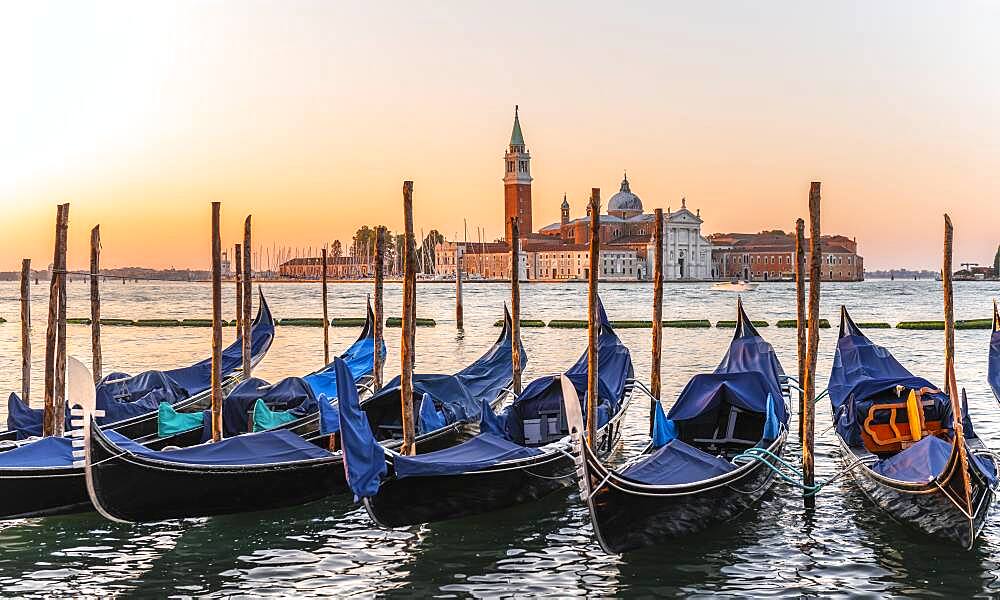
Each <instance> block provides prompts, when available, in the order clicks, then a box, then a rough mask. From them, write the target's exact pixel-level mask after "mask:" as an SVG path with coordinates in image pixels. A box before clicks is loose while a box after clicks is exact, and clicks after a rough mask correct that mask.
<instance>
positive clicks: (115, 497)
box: [85, 315, 511, 522]
mask: <svg viewBox="0 0 1000 600" xmlns="http://www.w3.org/2000/svg"><path fill="white" fill-rule="evenodd" d="M510 352H511V333H510V317H509V315H507V316H506V319H505V325H504V328H503V332H502V333H501V335H500V338H499V339H498V340H497V341H496V343H495V344H494V345H493V347H491V348H490V350H489V351H488V352H487V353H486V354H485V355H483V356H482V357H481V358H480V359H479V360H477V361H476V362H474V363H473V364H472V365H470V366H469V367H466V368H465V369H463V370H462V371H460V372H459V373H458V374H456V375H454V376H449V375H433V376H431V375H424V376H415V378H420V379H421V380H422V381H424V383H425V384H426V385H427V386H429V387H432V388H435V387H436V386H444V387H445V388H446V389H454V387H453V386H456V385H459V386H462V387H463V389H464V390H465V393H466V394H469V397H470V401H471V402H475V403H478V402H479V401H480V400H481V398H483V397H491V398H492V397H496V396H500V397H503V394H504V390H503V389H502V387H503V385H505V384H504V383H503V382H505V381H507V380H509V379H510V359H509V357H510ZM503 361H505V363H504V362H503ZM504 366H506V371H507V374H506V375H504V373H503V368H504ZM334 373H335V378H336V380H337V382H338V383H337V386H338V391H339V395H340V398H339V400H338V404H342V403H343V402H345V400H347V399H350V401H351V402H352V403H353V404H354V405H357V403H358V391H357V388H356V387H355V386H353V385H350V383H349V382H350V381H352V380H353V374H352V373H351V371H350V368H349V366H348V365H347V363H346V362H344V360H343V359H341V358H339V357H338V358H336V359H335V360H334ZM393 394H395V395H394V396H393ZM393 398H395V400H394V401H393ZM475 406H476V408H477V413H478V407H479V404H475ZM361 407H362V410H364V411H365V412H366V413H367V415H368V416H369V418H370V422H371V423H372V424H373V425H374V427H375V428H376V429H377V430H379V431H382V432H383V437H382V439H381V440H380V441H381V443H383V444H385V445H387V446H394V447H399V445H400V444H401V440H400V439H399V438H398V436H397V435H396V433H397V432H398V431H399V427H398V423H399V422H400V410H401V408H400V404H399V388H398V381H393V382H390V384H389V385H388V386H386V388H384V389H383V391H382V392H380V393H379V394H376V395H375V396H373V397H372V398H369V399H368V400H366V401H365V402H364V403H362V404H361ZM320 408H321V411H322V413H321V416H320V434H321V435H324V436H330V435H334V434H338V436H339V435H340V434H339V429H340V420H339V419H337V418H331V414H335V413H334V412H333V406H332V405H326V404H320ZM445 408H446V412H447V416H445V417H444V421H445V422H444V423H438V424H436V426H435V427H433V428H429V429H425V430H424V431H422V432H420V434H419V435H418V436H417V440H416V441H417V445H418V447H424V448H435V447H439V445H441V444H445V445H448V444H453V443H455V440H457V439H459V438H460V436H462V435H465V434H466V433H467V429H468V428H469V427H470V425H472V424H474V423H473V422H471V417H469V416H468V415H465V414H463V413H462V412H461V411H462V410H464V409H465V406H464V405H461V404H459V403H451V404H446V406H445ZM327 409H329V410H327ZM476 416H478V414H477V415H476ZM325 427H331V428H329V429H326V428H325ZM85 440H86V457H87V458H86V461H87V467H86V472H87V491H88V494H89V495H90V499H91V501H92V502H93V505H94V507H95V508H96V509H97V510H98V511H99V512H100V513H101V514H102V515H104V516H105V517H107V518H109V519H112V520H115V521H124V522H150V521H161V520H164V519H171V518H181V517H206V516H213V515H219V514H229V513H238V512H247V511H255V510H263V509H269V508H276V507H280V506H291V505H298V504H305V503H307V502H310V501H313V500H317V499H319V498H323V497H326V496H328V495H330V494H334V493H339V492H343V491H347V486H346V482H345V470H344V466H343V453H342V452H341V451H339V450H337V451H329V450H327V449H324V448H321V447H320V446H317V445H316V444H313V443H310V442H309V441H308V440H305V439H303V438H302V437H301V436H299V435H296V434H295V433H294V432H292V431H289V430H287V429H275V430H270V431H263V432H259V433H248V434H245V435H239V436H236V437H232V438H228V439H225V440H223V441H221V442H218V443H215V444H201V445H198V446H192V447H189V448H181V449H176V450H161V451H156V450H152V449H149V448H147V447H146V446H143V445H141V444H137V443H135V442H134V441H132V440H129V439H127V438H125V437H123V436H121V435H119V434H117V433H115V432H113V431H105V430H103V429H102V428H101V427H100V426H99V425H97V424H95V423H93V422H90V425H89V427H88V432H87V433H86V435H85ZM265 459H266V460H265Z"/></svg>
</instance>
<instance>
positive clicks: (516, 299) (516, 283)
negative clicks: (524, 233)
mask: <svg viewBox="0 0 1000 600" xmlns="http://www.w3.org/2000/svg"><path fill="white" fill-rule="evenodd" d="M520 238H521V223H520V221H519V220H518V218H517V217H511V218H510V313H511V314H510V334H511V337H510V339H511V344H510V358H511V367H512V371H511V389H512V390H514V393H515V394H520V393H521V278H520V270H521V269H520V267H521V239H520Z"/></svg>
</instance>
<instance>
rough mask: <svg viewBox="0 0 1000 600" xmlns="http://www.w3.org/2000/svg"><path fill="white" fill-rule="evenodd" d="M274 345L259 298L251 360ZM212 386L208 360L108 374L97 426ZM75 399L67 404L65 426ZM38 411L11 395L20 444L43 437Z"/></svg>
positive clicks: (230, 357) (235, 357)
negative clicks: (137, 371)
mask: <svg viewBox="0 0 1000 600" xmlns="http://www.w3.org/2000/svg"><path fill="white" fill-rule="evenodd" d="M273 340H274V319H273V318H272V316H271V311H270V308H269V307H268V305H267V301H266V300H265V299H264V294H263V293H261V295H260V310H259V312H258V313H257V318H256V319H255V320H254V323H253V327H252V329H251V348H252V356H254V357H258V356H260V355H262V354H264V353H266V352H267V350H268V349H269V348H270V347H271V342H272V341H273ZM242 343H243V342H242V339H240V338H237V340H236V341H235V342H233V343H232V344H231V345H230V346H229V347H228V348H226V349H225V350H223V352H222V373H223V377H226V376H229V375H231V374H232V373H233V372H235V371H236V369H237V368H239V367H240V366H241V365H242V362H243V349H242ZM211 382H212V360H211V358H207V359H205V360H202V361H200V362H198V363H195V364H194V365H191V366H189V367H183V368H180V369H171V370H167V371H146V372H144V373H140V374H138V375H135V376H134V377H130V376H129V375H128V374H127V373H110V374H108V375H106V376H105V377H104V378H103V379H102V380H101V381H100V382H99V383H98V384H97V390H96V392H97V400H96V407H97V409H98V410H103V411H104V416H103V417H101V418H99V419H98V423H100V424H108V423H116V422H118V421H122V420H125V419H129V418H131V417H135V416H138V415H144V414H148V413H152V412H154V411H156V410H157V409H158V407H159V405H160V404H161V403H163V402H166V403H168V404H176V403H177V402H179V401H181V400H184V399H185V398H188V397H190V396H193V395H195V394H198V393H201V392H203V391H205V390H207V389H208V388H209V386H210V385H211ZM72 403H73V399H72V398H68V399H67V402H66V426H67V428H68V427H69V410H70V408H71V406H72ZM42 412H43V411H42V409H35V408H31V407H29V406H27V405H25V404H24V402H23V401H22V400H21V399H20V398H19V397H17V396H16V395H15V394H11V396H10V398H9V399H8V410H7V428H8V429H11V430H16V431H17V432H18V438H19V439H24V438H27V437H30V436H33V435H36V436H37V435H41V433H42Z"/></svg>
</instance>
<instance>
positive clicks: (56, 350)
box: [20, 203, 103, 437]
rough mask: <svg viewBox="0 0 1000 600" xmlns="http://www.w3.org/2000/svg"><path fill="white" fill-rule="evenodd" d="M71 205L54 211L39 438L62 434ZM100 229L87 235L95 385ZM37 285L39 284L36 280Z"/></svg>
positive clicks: (24, 339) (27, 290) (25, 267)
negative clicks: (53, 245) (88, 237)
mask: <svg viewBox="0 0 1000 600" xmlns="http://www.w3.org/2000/svg"><path fill="white" fill-rule="evenodd" d="M68 233H69V204H68V203H67V204H60V205H58V206H57V207H56V227H55V250H54V254H53V257H52V272H51V279H50V280H49V307H48V315H47V316H48V320H47V324H46V330H45V374H44V385H45V389H44V390H43V394H44V408H43V411H42V435H43V436H45V437H48V436H61V435H63V433H65V428H66V419H65V414H66V282H67V277H68V270H67V268H66V248H67V237H68ZM100 270H101V228H100V225H97V226H95V227H94V228H93V229H92V230H91V231H90V271H89V273H88V277H89V279H90V328H91V334H90V341H91V356H92V361H91V369H92V371H93V376H94V383H95V384H96V383H97V382H99V381H100V380H101V377H102V360H103V359H102V352H101V292H100V282H99V280H100ZM35 283H36V284H37V283H38V279H37V278H36V279H35ZM20 291H21V303H20V304H21V399H22V400H24V403H25V404H29V403H30V402H31V259H30V258H25V259H22V261H21V276H20Z"/></svg>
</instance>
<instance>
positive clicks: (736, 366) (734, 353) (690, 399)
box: [667, 302, 788, 426]
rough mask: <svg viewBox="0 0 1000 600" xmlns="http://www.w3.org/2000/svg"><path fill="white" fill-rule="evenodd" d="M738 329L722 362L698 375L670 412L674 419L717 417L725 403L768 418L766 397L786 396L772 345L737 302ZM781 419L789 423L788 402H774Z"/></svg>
mask: <svg viewBox="0 0 1000 600" xmlns="http://www.w3.org/2000/svg"><path fill="white" fill-rule="evenodd" d="M737 318H738V320H737V328H736V333H735V335H734V336H733V339H732V341H731V342H730V343H729V349H728V350H727V351H726V355H725V356H724V357H723V359H722V362H721V363H719V366H718V367H716V369H715V371H714V372H712V373H701V374H698V375H695V376H694V377H692V378H691V380H690V381H688V383H687V385H686V386H685V387H684V389H683V390H682V391H681V394H680V396H678V397H677V401H676V402H675V403H674V405H673V407H671V409H670V412H669V413H667V418H668V419H670V420H672V421H674V422H680V421H693V420H696V419H706V418H707V419H714V412H716V411H717V410H718V409H719V407H720V406H722V405H723V403H727V404H729V405H731V406H735V407H737V408H740V409H743V410H745V411H750V412H754V413H759V414H761V415H764V416H765V417H766V415H767V398H768V395H770V396H771V397H772V398H774V399H776V400H777V399H779V398H783V397H784V396H783V395H782V393H781V383H780V381H779V378H780V377H781V376H782V375H784V371H783V370H782V368H781V363H779V362H778V358H777V356H776V355H775V354H774V349H773V348H772V347H771V344H769V343H767V342H766V341H765V340H764V338H762V337H761V336H760V334H759V333H757V330H756V329H755V328H754V326H753V324H752V323H751V321H750V318H749V317H747V315H746V312H744V310H743V304H742V302H740V303H739V304H738V305H737ZM772 408H773V410H774V414H775V416H776V417H777V419H778V421H779V422H780V423H781V424H783V425H786V426H787V424H788V413H787V411H786V410H785V403H784V402H781V401H775V402H773V404H772Z"/></svg>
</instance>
